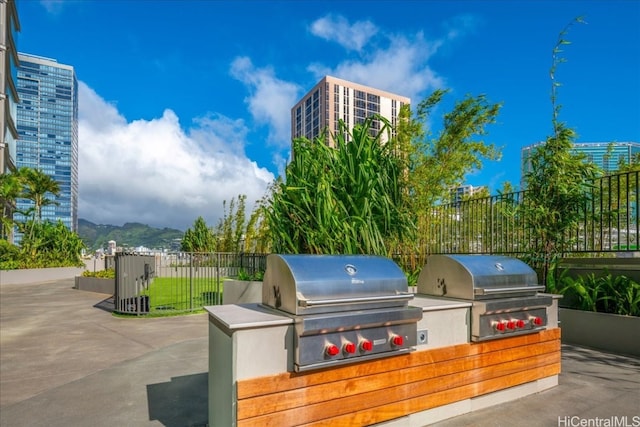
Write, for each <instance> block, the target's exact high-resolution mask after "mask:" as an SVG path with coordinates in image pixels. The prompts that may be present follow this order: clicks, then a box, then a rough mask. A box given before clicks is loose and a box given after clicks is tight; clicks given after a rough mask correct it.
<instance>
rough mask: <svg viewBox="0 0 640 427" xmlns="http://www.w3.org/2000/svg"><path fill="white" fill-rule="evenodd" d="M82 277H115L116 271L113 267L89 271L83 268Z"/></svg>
mask: <svg viewBox="0 0 640 427" xmlns="http://www.w3.org/2000/svg"><path fill="white" fill-rule="evenodd" d="M82 277H97V278H100V279H115V278H116V271H115V270H114V269H113V268H107V269H105V270H98V271H89V270H85V271H83V272H82Z"/></svg>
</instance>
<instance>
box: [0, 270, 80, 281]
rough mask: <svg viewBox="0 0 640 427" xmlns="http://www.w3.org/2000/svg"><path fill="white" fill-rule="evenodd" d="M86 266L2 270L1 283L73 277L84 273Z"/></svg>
mask: <svg viewBox="0 0 640 427" xmlns="http://www.w3.org/2000/svg"><path fill="white" fill-rule="evenodd" d="M83 271H84V267H59V268H31V269H24V270H0V285H22V284H26V283H40V282H49V281H53V280H61V279H72V278H74V277H75V276H78V275H80V274H82V272H83Z"/></svg>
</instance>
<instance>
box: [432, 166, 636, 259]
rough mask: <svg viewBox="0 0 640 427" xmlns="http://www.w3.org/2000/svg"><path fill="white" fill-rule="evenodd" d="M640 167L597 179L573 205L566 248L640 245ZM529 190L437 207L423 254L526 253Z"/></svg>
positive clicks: (618, 248)
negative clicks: (575, 220) (574, 216)
mask: <svg viewBox="0 0 640 427" xmlns="http://www.w3.org/2000/svg"><path fill="white" fill-rule="evenodd" d="M639 175H640V172H638V171H633V172H625V173H619V174H615V175H610V176H605V177H602V178H599V179H597V180H595V181H594V182H593V183H592V185H591V186H590V187H589V188H590V189H589V190H588V194H586V196H587V197H586V200H587V202H586V203H585V204H584V205H583V206H576V207H575V209H577V210H578V211H579V212H580V215H579V217H580V220H579V222H578V224H577V225H576V226H575V227H574V228H573V229H571V230H570V231H569V232H568V233H567V234H566V236H564V241H563V242H562V248H561V249H562V250H561V252H564V253H584V252H632V251H638V250H640V235H639V233H638V231H639V230H640V215H639V212H640V209H639V195H640V179H639ZM528 203H529V199H528V197H527V191H520V192H514V193H508V194H502V195H497V196H491V197H484V198H478V199H471V200H466V201H461V202H456V203H450V204H445V205H441V206H438V207H436V208H435V209H434V210H433V212H432V215H431V216H430V217H429V218H427V219H426V220H425V222H426V224H427V226H426V227H427V230H428V234H429V239H425V242H424V245H423V247H424V251H425V253H477V254H514V255H518V254H524V253H527V252H531V250H532V249H533V250H535V249H536V242H535V241H534V238H533V234H532V227H531V226H530V224H527V223H526V216H525V215H524V214H523V210H524V209H523V208H526V207H527V206H528V205H527V204H528Z"/></svg>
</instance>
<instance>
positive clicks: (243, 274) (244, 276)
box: [236, 268, 264, 282]
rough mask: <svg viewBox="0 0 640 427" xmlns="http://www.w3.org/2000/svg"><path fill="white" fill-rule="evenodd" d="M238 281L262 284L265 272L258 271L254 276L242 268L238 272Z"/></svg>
mask: <svg viewBox="0 0 640 427" xmlns="http://www.w3.org/2000/svg"><path fill="white" fill-rule="evenodd" d="M236 279H238V280H246V281H256V282H262V280H263V279H264V272H263V271H256V272H255V273H253V274H249V272H247V271H246V270H245V269H243V268H241V269H239V270H238V275H237V276H236Z"/></svg>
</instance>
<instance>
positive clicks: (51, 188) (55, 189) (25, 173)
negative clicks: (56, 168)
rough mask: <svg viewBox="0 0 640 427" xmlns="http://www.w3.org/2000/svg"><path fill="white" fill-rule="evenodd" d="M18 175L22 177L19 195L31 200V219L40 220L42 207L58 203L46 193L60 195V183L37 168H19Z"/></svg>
mask: <svg viewBox="0 0 640 427" xmlns="http://www.w3.org/2000/svg"><path fill="white" fill-rule="evenodd" d="M19 175H20V176H21V177H22V182H23V185H24V189H23V192H22V194H21V195H20V197H24V198H25V199H29V200H31V201H32V202H33V204H34V207H33V212H32V215H33V216H32V220H35V219H37V220H38V221H41V220H42V208H43V207H45V206H49V205H57V204H58V202H56V201H55V199H53V198H50V197H48V194H51V195H53V196H54V197H58V196H59V195H60V184H58V182H57V181H56V180H54V179H53V178H51V177H50V176H49V175H47V174H46V173H44V172H42V171H41V170H39V169H32V168H21V169H20V171H19ZM25 216H28V215H27V212H25Z"/></svg>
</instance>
